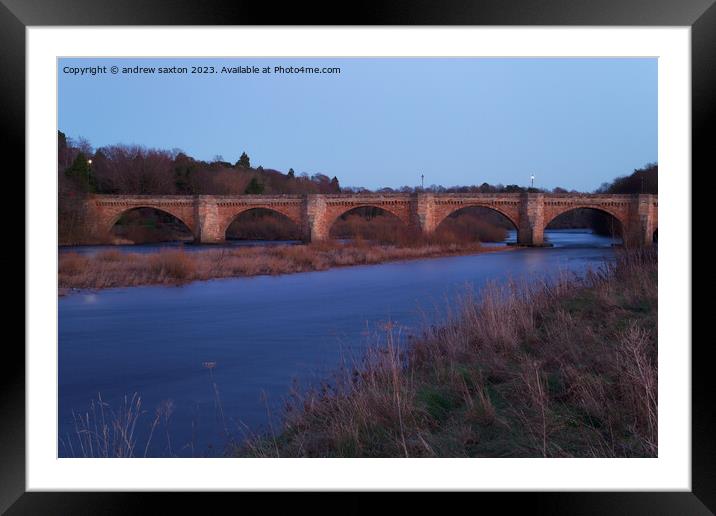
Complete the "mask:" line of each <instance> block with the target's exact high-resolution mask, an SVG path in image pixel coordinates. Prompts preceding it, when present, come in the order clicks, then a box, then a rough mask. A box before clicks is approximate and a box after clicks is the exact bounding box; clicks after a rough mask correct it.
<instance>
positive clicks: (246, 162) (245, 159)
mask: <svg viewBox="0 0 716 516" xmlns="http://www.w3.org/2000/svg"><path fill="white" fill-rule="evenodd" d="M236 166H237V167H243V168H251V160H250V159H249V155H248V154H246V153H245V152H242V153H241V156H240V157H239V161H237V162H236Z"/></svg>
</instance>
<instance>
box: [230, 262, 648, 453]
mask: <svg viewBox="0 0 716 516" xmlns="http://www.w3.org/2000/svg"><path fill="white" fill-rule="evenodd" d="M656 321H657V261H656V253H655V252H654V251H648V250H635V251H628V252H627V251H625V252H623V253H621V254H620V255H619V257H618V259H617V261H616V263H614V264H611V265H605V266H604V267H603V268H602V269H600V270H598V271H595V272H592V273H590V274H588V275H587V276H586V278H582V279H576V278H574V277H566V276H565V277H563V278H560V279H559V280H558V281H554V282H551V283H549V284H541V285H536V286H535V285H533V286H529V287H528V286H524V285H514V284H513V285H506V286H503V287H498V286H496V285H491V286H489V287H488V288H486V289H485V290H484V291H483V292H482V293H481V295H480V296H479V297H477V296H466V298H465V299H464V300H463V302H462V307H461V309H460V310H459V312H458V313H456V314H454V315H453V317H452V318H451V320H449V321H448V322H447V324H446V325H444V326H442V327H440V328H430V329H429V330H427V331H426V332H425V334H424V335H423V336H422V337H421V338H420V339H418V340H413V341H411V342H410V343H409V345H407V347H405V346H400V345H398V341H399V340H401V339H400V335H399V334H397V333H396V330H394V329H392V328H387V329H386V333H385V336H383V337H382V338H381V341H380V342H378V343H376V345H375V347H374V348H372V350H371V351H370V352H369V353H368V355H367V356H366V358H365V361H364V362H362V363H360V364H357V365H356V366H355V367H353V368H349V369H348V370H345V371H343V372H341V373H339V374H337V375H336V377H335V378H334V379H332V380H331V381H330V382H327V383H326V384H325V385H323V387H322V388H319V389H314V390H310V391H309V392H301V391H299V390H296V392H294V393H293V396H292V398H291V399H290V400H289V402H288V403H287V407H286V413H285V418H284V421H285V423H284V427H283V428H282V429H281V431H280V432H279V433H278V435H276V436H272V437H271V438H266V437H262V436H255V437H253V438H252V439H250V440H249V441H248V442H247V443H246V444H245V445H244V446H242V447H240V448H235V449H233V451H232V453H234V454H235V455H248V456H259V457H266V456H277V455H278V456H282V457H293V456H299V457H303V456H307V457H405V456H409V457H436V456H437V457H503V456H522V457H654V456H656V455H657V325H656ZM401 349H402V350H403V351H400V350H401Z"/></svg>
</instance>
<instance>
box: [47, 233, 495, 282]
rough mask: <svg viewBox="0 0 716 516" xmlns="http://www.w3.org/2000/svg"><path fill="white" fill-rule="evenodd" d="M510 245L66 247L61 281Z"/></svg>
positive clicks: (340, 262)
mask: <svg viewBox="0 0 716 516" xmlns="http://www.w3.org/2000/svg"><path fill="white" fill-rule="evenodd" d="M496 250H504V248H481V247H480V245H479V244H478V243H472V244H444V245H440V244H426V245H420V246H412V247H397V246H380V245H369V244H367V243H365V242H353V243H339V242H326V243H321V244H310V245H295V246H293V245H278V246H271V247H269V246H261V247H245V248H237V249H227V248H220V249H207V250H203V251H196V252H185V251H183V250H163V251H160V252H158V253H153V254H139V253H124V252H120V251H116V250H109V251H103V252H100V253H98V254H96V255H94V256H87V255H81V254H78V253H71V252H70V253H62V254H61V255H60V257H59V287H60V288H61V289H66V288H108V287H130V286H136V285H148V284H164V285H176V284H182V283H186V282H189V281H196V280H207V279H212V278H226V277H237V276H257V275H262V274H291V273H296V272H307V271H321V270H326V269H330V268H332V267H343V266H348V265H369V264H376V263H382V262H387V261H396V260H410V259H416V258H430V257H435V256H444V255H455V254H467V253H477V252H488V251H496Z"/></svg>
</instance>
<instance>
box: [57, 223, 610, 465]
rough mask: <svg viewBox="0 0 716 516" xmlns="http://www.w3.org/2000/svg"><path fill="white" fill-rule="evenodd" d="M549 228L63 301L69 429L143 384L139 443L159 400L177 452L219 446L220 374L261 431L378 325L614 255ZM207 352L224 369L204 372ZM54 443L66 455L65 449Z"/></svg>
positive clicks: (238, 411) (422, 316)
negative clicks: (543, 233) (467, 244)
mask: <svg viewBox="0 0 716 516" xmlns="http://www.w3.org/2000/svg"><path fill="white" fill-rule="evenodd" d="M548 238H549V240H550V241H551V242H552V243H553V244H554V246H555V247H553V248H543V249H516V250H511V251H508V252H504V253H500V252H498V253H488V254H483V255H474V256H459V257H448V258H437V259H427V260H416V261H407V262H397V263H388V264H382V265H373V266H360V267H349V268H340V269H333V270H328V271H323V272H311V273H302V274H293V275H286V276H260V277H253V278H237V279H221V280H212V281H205V282H197V283H192V284H189V285H186V286H181V287H134V288H121V289H111V290H104V291H101V292H96V293H94V292H80V293H75V294H72V295H69V296H66V297H62V298H60V299H59V414H60V420H59V433H60V437H61V438H66V436H67V434H72V433H73V425H72V417H71V412H72V410H75V411H85V410H86V409H87V407H88V405H89V402H90V401H91V400H92V399H96V398H97V394H98V393H101V395H102V398H103V399H104V400H105V401H107V402H109V403H110V404H111V405H115V406H116V403H117V401H118V400H119V399H120V398H121V397H122V396H124V395H125V394H128V395H131V394H132V393H134V392H138V393H139V394H141V396H142V405H143V408H144V409H146V410H147V411H148V413H147V414H145V415H144V416H142V418H141V419H140V421H139V423H138V427H137V434H138V435H139V436H140V437H139V441H140V444H141V443H142V439H143V438H145V437H146V434H147V433H148V428H149V425H150V423H151V420H152V419H153V415H154V411H155V408H156V407H157V406H158V405H159V404H160V403H162V402H165V401H167V400H171V403H172V404H173V413H172V416H171V418H170V420H169V435H170V437H171V442H172V448H171V450H172V454H176V455H182V456H187V455H188V456H191V455H192V454H196V455H213V454H220V452H221V448H222V446H223V443H224V441H225V439H224V437H223V435H224V433H223V431H222V426H223V425H222V424H219V411H218V410H217V403H216V393H215V391H214V387H213V383H212V376H211V375H212V374H213V380H214V381H215V382H216V385H217V386H218V390H219V396H220V400H221V406H222V407H223V411H224V414H225V418H226V421H227V426H228V427H229V429H230V430H231V431H232V432H233V433H235V434H237V435H239V436H241V432H240V431H239V428H243V429H250V430H251V431H254V432H260V431H265V430H266V428H267V422H268V421H269V415H268V414H269V413H270V414H272V415H273V417H275V415H276V414H279V413H280V408H281V405H282V399H283V398H284V397H285V396H286V395H287V393H288V392H289V389H290V388H291V385H292V381H293V380H294V379H297V380H298V381H300V382H301V384H304V385H305V384H306V383H307V382H308V383H310V382H314V383H315V382H317V381H319V380H320V379H323V378H327V377H328V376H329V375H330V372H331V371H333V370H335V369H336V368H337V367H338V366H339V365H340V364H341V362H342V360H343V359H344V358H345V357H347V356H349V355H351V353H352V354H360V351H361V349H364V346H365V345H366V343H367V342H368V340H369V339H370V337H371V336H372V335H375V333H376V331H377V329H378V328H379V327H380V326H381V325H382V324H383V323H385V322H387V321H391V322H392V323H394V324H396V325H399V326H400V327H401V328H403V332H404V333H409V332H410V331H419V329H420V327H421V326H423V325H425V324H431V323H435V322H439V321H440V319H441V317H442V316H441V315H440V314H441V313H444V310H445V307H446V304H447V303H448V300H450V299H454V298H455V296H457V295H459V294H461V293H464V292H465V290H466V289H467V288H468V287H471V288H473V289H479V288H480V287H481V286H482V285H484V284H485V282H486V281H489V280H497V281H504V280H506V279H508V278H515V279H519V278H527V279H538V278H543V277H545V276H548V275H551V274H555V273H558V272H559V271H563V270H569V271H574V272H576V273H581V272H583V271H584V270H585V269H586V268H588V267H598V266H599V265H600V263H601V262H602V261H603V260H605V259H609V258H610V257H611V256H612V255H613V253H614V251H613V249H612V247H611V243H612V241H611V240H610V239H608V238H604V237H598V236H595V235H592V234H590V233H589V232H587V231H575V230H562V231H550V232H549V234H548ZM136 247H137V246H132V248H133V249H132V250H134V249H135V248H136ZM160 247H164V246H163V245H162V246H160ZM187 247H191V246H187ZM155 248H156V246H155ZM95 250H96V249H95ZM205 362H215V364H216V365H215V367H214V368H213V369H212V370H209V369H207V368H206V367H204V365H203V364H204V363H205ZM157 433H158V434H159V433H160V431H157ZM167 442H168V441H167V439H166V436H165V432H164V430H163V429H162V430H161V435H159V436H157V435H155V437H154V438H153V440H152V447H151V449H150V454H151V455H164V454H167V449H168V446H167ZM189 443H191V445H192V446H193V450H192V447H191V446H189ZM141 449H142V450H143V444H142V445H141ZM59 452H60V455H65V454H67V450H66V449H65V447H64V446H63V445H60V448H59Z"/></svg>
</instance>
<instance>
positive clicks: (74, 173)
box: [65, 152, 96, 193]
mask: <svg viewBox="0 0 716 516" xmlns="http://www.w3.org/2000/svg"><path fill="white" fill-rule="evenodd" d="M65 175H66V176H67V177H68V178H70V179H72V180H73V181H74V182H75V184H76V185H77V187H78V188H79V189H80V190H81V191H83V192H86V193H87V192H94V191H95V186H96V182H95V179H94V176H93V174H92V168H91V167H90V164H89V161H87V157H86V156H85V154H84V152H80V153H79V154H77V157H76V158H75V160H74V161H73V162H72V165H71V166H70V167H69V168H68V169H67V170H65Z"/></svg>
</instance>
